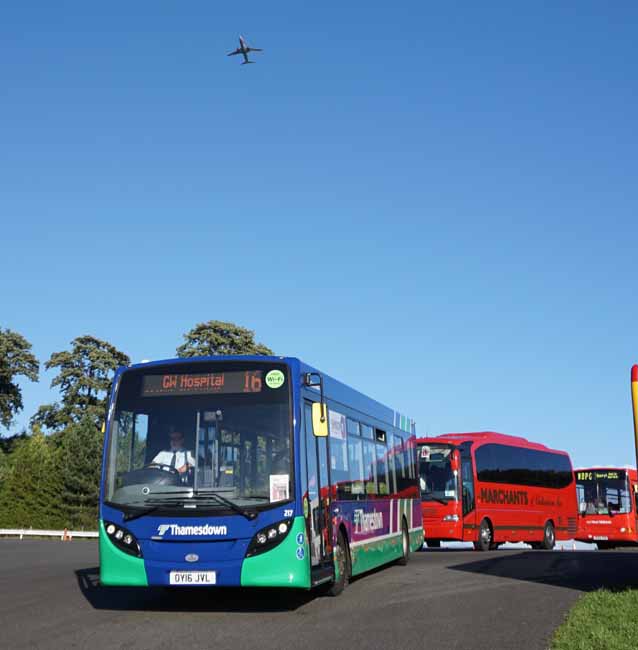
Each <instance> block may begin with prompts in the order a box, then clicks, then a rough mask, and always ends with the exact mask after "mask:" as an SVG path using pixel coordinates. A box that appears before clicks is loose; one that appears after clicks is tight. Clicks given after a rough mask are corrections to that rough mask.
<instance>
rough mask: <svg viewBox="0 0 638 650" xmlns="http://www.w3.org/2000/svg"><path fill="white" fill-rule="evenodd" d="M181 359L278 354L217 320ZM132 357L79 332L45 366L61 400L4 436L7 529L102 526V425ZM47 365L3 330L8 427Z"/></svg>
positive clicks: (2, 424) (1, 401)
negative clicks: (26, 385) (24, 384)
mask: <svg viewBox="0 0 638 650" xmlns="http://www.w3.org/2000/svg"><path fill="white" fill-rule="evenodd" d="M183 338H184V343H183V344H182V345H180V346H178V347H177V349H176V351H175V353H176V356H178V357H196V356H212V355H222V354H231V355H233V354H257V355H267V354H273V352H272V350H271V349H270V348H268V347H267V346H265V345H263V344H262V343H258V342H256V341H255V333H254V332H253V331H252V330H249V329H246V328H245V327H241V326H240V325H236V324H234V323H228V322H224V321H217V320H212V321H208V322H205V323H199V324H197V325H196V326H195V327H193V328H192V329H191V330H190V331H188V332H187V333H186V334H184V337H183ZM129 364H130V358H129V356H128V355H127V354H126V353H125V352H122V351H121V350H118V349H117V348H116V347H115V346H114V345H112V344H111V343H109V342H107V341H103V340H101V339H98V338H96V337H94V336H90V335H85V336H79V337H77V338H75V339H73V341H71V344H70V347H69V349H68V350H63V351H60V352H54V353H53V354H51V356H50V357H49V359H48V360H47V361H46V362H45V363H44V367H45V368H46V369H47V370H53V371H55V375H54V377H53V380H52V381H51V387H52V388H56V389H57V390H58V392H59V400H58V401H56V402H54V403H52V404H42V405H41V406H39V407H38V409H37V410H36V412H35V413H33V414H32V415H31V418H30V420H29V426H28V427H26V428H25V429H24V430H23V431H22V432H20V433H15V434H13V435H5V436H2V437H0V528H17V527H20V528H21V527H25V528H29V527H30V528H54V529H61V528H69V529H76V530H77V529H80V530H82V529H90V530H95V528H96V518H97V504H98V495H99V482H100V471H101V459H102V445H103V433H102V425H103V423H104V418H105V414H106V408H107V402H108V396H109V393H110V389H111V383H112V381H113V375H114V373H115V370H116V369H117V368H118V367H120V366H126V365H129ZM39 375H40V362H39V360H38V359H37V358H36V357H35V355H34V354H33V352H32V345H31V343H30V342H29V341H28V340H27V339H26V338H25V337H24V336H22V335H21V334H20V333H18V332H15V331H13V330H11V329H3V328H2V327H0V432H1V431H2V429H4V430H5V433H8V432H10V430H11V428H12V427H13V426H14V422H15V418H16V416H17V415H18V414H20V413H21V412H22V411H23V410H24V404H23V399H22V389H21V387H20V384H19V383H18V382H19V381H20V380H24V379H26V380H28V381H32V382H37V381H38V380H39Z"/></svg>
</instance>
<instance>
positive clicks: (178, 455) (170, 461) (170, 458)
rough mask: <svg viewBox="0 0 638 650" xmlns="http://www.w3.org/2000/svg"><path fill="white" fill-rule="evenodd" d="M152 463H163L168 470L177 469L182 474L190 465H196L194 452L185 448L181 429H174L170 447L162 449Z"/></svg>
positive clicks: (163, 467)
mask: <svg viewBox="0 0 638 650" xmlns="http://www.w3.org/2000/svg"><path fill="white" fill-rule="evenodd" d="M151 464H152V465H161V466H162V469H165V470H166V471H170V470H172V469H175V470H177V471H178V472H179V473H180V474H184V473H186V472H188V470H189V468H190V467H195V459H194V458H193V454H191V452H190V451H189V450H188V449H185V448H184V434H183V433H182V432H181V431H173V432H172V433H171V434H170V448H169V449H167V450H165V451H160V452H159V454H157V456H155V458H153V460H152V462H151Z"/></svg>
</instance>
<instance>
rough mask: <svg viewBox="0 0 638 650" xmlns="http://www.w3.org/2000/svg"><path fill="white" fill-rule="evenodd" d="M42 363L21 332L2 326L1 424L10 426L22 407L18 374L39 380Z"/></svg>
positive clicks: (0, 350)
mask: <svg viewBox="0 0 638 650" xmlns="http://www.w3.org/2000/svg"><path fill="white" fill-rule="evenodd" d="M39 371H40V364H39V363H38V360H37V359H36V358H35V357H34V356H33V354H32V353H31V343H29V341H27V340H26V339H25V338H24V337H23V336H22V335H21V334H18V333H17V332H13V331H12V330H10V329H5V330H3V329H2V328H0V425H3V426H5V427H6V428H9V426H10V425H11V422H13V418H14V417H15V415H16V414H18V413H19V412H20V411H21V410H22V408H23V404H22V390H21V389H20V386H18V384H17V383H16V381H15V378H16V377H18V376H23V377H27V378H28V379H30V380H31V381H38V373H39Z"/></svg>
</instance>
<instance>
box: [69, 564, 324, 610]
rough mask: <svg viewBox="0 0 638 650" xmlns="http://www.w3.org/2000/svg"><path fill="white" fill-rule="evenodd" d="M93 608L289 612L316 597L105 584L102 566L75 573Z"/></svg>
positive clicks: (276, 591)
mask: <svg viewBox="0 0 638 650" xmlns="http://www.w3.org/2000/svg"><path fill="white" fill-rule="evenodd" d="M75 575H76V577H77V581H78V586H79V587H80V591H81V592H82V595H83V596H84V597H85V598H86V600H87V601H88V602H89V603H90V604H91V606H92V607H93V608H94V609H109V610H117V611H138V610H152V611H158V612H288V611H293V610H295V609H298V608H299V607H301V606H302V605H305V604H306V603H308V602H310V601H311V600H314V599H315V598H316V597H317V594H316V593H315V592H307V591H300V590H296V589H294V590H293V589H251V588H241V589H240V588H232V587H229V588H222V589H205V588H197V587H193V588H188V587H183V588H182V587H180V588H172V589H171V588H162V587H103V586H102V585H101V584H100V579H99V576H100V570H99V567H90V568H87V569H79V570H77V571H76V572H75Z"/></svg>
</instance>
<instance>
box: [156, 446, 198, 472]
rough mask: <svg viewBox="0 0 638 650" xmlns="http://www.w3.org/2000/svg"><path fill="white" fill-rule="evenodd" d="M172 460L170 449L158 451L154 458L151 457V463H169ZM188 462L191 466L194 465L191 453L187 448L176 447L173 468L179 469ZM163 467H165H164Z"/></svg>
mask: <svg viewBox="0 0 638 650" xmlns="http://www.w3.org/2000/svg"><path fill="white" fill-rule="evenodd" d="M172 460H173V452H172V450H170V449H169V450H166V451H160V453H159V454H157V456H155V458H153V461H152V462H153V463H157V464H159V465H169V466H170V464H171V462H172ZM187 463H188V464H189V465H190V466H191V467H195V459H194V458H193V454H191V452H190V451H188V450H187V449H176V450H175V469H179V468H180V467H182V466H183V465H186V464H187ZM164 469H167V468H166V467H165V468H164Z"/></svg>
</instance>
